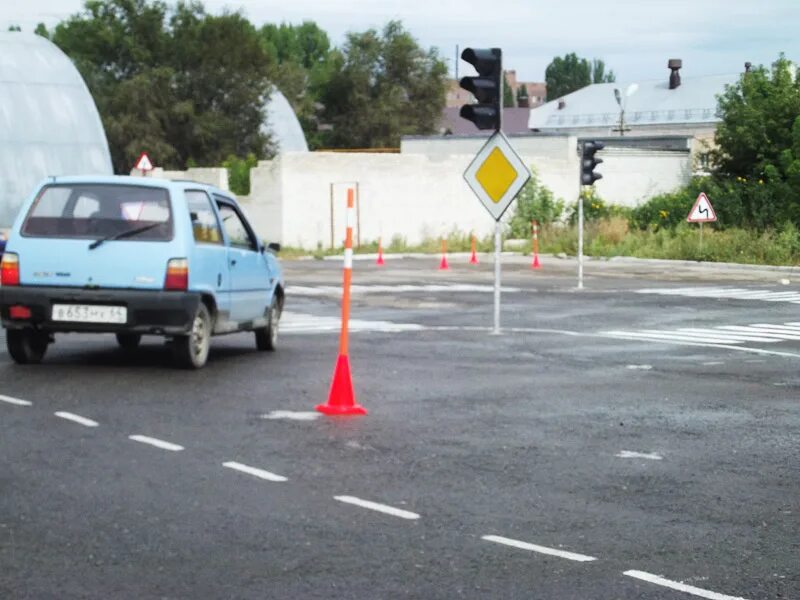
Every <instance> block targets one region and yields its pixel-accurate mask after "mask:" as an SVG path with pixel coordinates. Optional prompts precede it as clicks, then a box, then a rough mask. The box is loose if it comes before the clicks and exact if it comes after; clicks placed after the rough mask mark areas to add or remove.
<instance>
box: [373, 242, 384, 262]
mask: <svg viewBox="0 0 800 600" xmlns="http://www.w3.org/2000/svg"><path fill="white" fill-rule="evenodd" d="M375 264H376V265H378V266H379V267H380V266H383V265H384V262H383V241H382V240H381V238H378V260H376V261H375Z"/></svg>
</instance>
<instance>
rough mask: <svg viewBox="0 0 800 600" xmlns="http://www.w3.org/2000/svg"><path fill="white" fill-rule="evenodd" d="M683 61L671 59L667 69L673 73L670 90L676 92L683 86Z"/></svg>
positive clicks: (670, 77)
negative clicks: (681, 71)
mask: <svg viewBox="0 0 800 600" xmlns="http://www.w3.org/2000/svg"><path fill="white" fill-rule="evenodd" d="M682 66H683V61H682V60H681V59H680V58H670V59H669V62H667V67H668V68H669V70H670V71H672V73H670V74H669V89H671V90H674V89H675V88H678V87H680V86H681V73H680V70H681V67H682Z"/></svg>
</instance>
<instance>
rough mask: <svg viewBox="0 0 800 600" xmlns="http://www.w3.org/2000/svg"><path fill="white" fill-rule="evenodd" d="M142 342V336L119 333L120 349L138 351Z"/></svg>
mask: <svg viewBox="0 0 800 600" xmlns="http://www.w3.org/2000/svg"><path fill="white" fill-rule="evenodd" d="M141 341H142V336H141V335H140V334H138V333H118V334H117V343H118V344H119V345H120V347H121V348H122V349H123V350H125V351H127V352H130V351H131V350H136V348H138V347H139V343H140V342H141Z"/></svg>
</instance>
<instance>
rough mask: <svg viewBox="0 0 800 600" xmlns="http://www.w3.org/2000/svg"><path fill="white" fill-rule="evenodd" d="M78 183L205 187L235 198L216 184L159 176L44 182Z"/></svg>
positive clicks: (75, 177)
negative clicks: (161, 177) (160, 177)
mask: <svg viewBox="0 0 800 600" xmlns="http://www.w3.org/2000/svg"><path fill="white" fill-rule="evenodd" d="M59 183H65V184H78V183H94V184H106V185H138V186H144V187H158V188H167V189H173V190H174V189H179V190H185V189H198V188H199V189H203V190H206V191H208V192H210V193H212V194H219V195H220V196H223V197H225V198H226V199H229V200H234V201H235V198H234V197H233V195H232V194H231V193H230V192H226V191H225V190H221V189H219V188H218V187H216V186H213V185H209V184H207V183H202V182H199V181H190V180H186V179H180V180H177V179H159V178H157V177H133V176H130V175H69V176H64V177H49V178H48V179H47V180H45V181H43V182H42V185H46V184H59Z"/></svg>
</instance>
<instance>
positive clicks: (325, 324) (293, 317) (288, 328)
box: [281, 311, 427, 335]
mask: <svg viewBox="0 0 800 600" xmlns="http://www.w3.org/2000/svg"><path fill="white" fill-rule="evenodd" d="M341 328H342V321H341V318H340V317H318V316H316V315H309V314H303V313H293V312H287V311H284V313H283V316H282V317H281V334H284V335H286V334H289V335H291V334H313V333H325V332H329V331H330V332H338V331H340V330H341ZM349 329H350V331H351V332H359V331H373V332H378V333H399V332H402V331H423V330H425V329H427V327H425V326H424V325H417V324H415V323H392V322H390V321H365V320H362V319H350V325H349Z"/></svg>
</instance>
